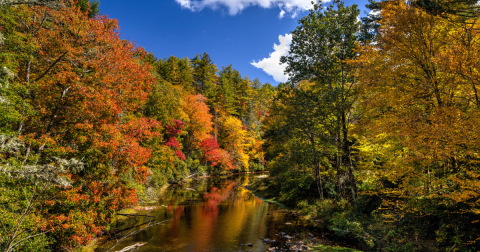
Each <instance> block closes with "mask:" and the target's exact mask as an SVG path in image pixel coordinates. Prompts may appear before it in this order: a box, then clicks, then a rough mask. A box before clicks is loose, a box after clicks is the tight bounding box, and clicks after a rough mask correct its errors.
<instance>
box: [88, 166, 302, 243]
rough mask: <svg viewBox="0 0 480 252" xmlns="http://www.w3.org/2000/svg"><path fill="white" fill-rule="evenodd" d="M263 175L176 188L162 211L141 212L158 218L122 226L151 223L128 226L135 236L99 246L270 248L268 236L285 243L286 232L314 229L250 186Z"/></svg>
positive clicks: (165, 198) (162, 203) (162, 202)
mask: <svg viewBox="0 0 480 252" xmlns="http://www.w3.org/2000/svg"><path fill="white" fill-rule="evenodd" d="M257 176H258V175H242V176H235V177H224V178H207V179H203V180H198V181H193V182H191V183H188V184H186V185H178V186H172V187H171V188H169V189H168V190H167V192H166V193H164V194H163V195H162V196H161V198H160V199H159V201H158V203H156V204H152V205H151V206H152V207H156V209H154V210H150V211H144V212H140V213H139V214H144V215H148V216H152V217H136V218H135V217H133V218H130V219H128V220H127V221H125V223H123V227H121V226H120V227H117V228H125V227H128V226H133V225H139V224H142V223H145V222H149V221H151V222H150V223H149V224H144V225H140V226H138V227H136V228H133V229H128V230H125V231H123V232H122V235H123V236H125V235H128V234H130V235H129V236H127V237H126V238H124V239H122V240H120V241H119V242H117V240H110V241H105V242H104V243H103V244H101V245H100V247H99V248H98V249H97V250H98V251H120V250H122V249H123V248H125V247H128V246H131V245H133V244H135V243H138V242H142V243H146V245H144V246H141V247H139V248H137V249H136V250H134V251H248V250H251V251H266V250H267V249H268V248H270V245H269V244H264V243H263V241H262V240H263V239H270V240H272V239H275V240H276V241H278V243H277V244H276V245H275V246H279V245H280V246H281V243H280V242H284V240H282V238H281V236H280V235H278V234H279V233H280V232H285V233H286V234H289V235H295V234H297V233H299V234H304V235H305V234H306V233H308V232H311V230H308V229H311V227H309V226H308V225H307V223H306V222H305V221H303V220H301V219H299V218H297V217H294V216H291V215H290V214H289V213H288V212H286V211H284V210H282V208H281V206H279V205H277V204H272V203H267V202H265V201H263V200H261V199H260V198H258V197H256V196H255V195H253V194H252V193H251V192H250V191H248V190H246V189H245V188H244V186H245V185H247V184H249V183H250V182H251V181H252V180H254V179H259V178H257ZM119 239H121V238H119ZM248 243H252V244H253V247H248V246H247V244H248ZM241 244H244V246H241ZM112 247H113V248H112Z"/></svg>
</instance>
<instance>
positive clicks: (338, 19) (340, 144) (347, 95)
mask: <svg viewBox="0 0 480 252" xmlns="http://www.w3.org/2000/svg"><path fill="white" fill-rule="evenodd" d="M358 14H359V10H358V9H357V6H356V5H353V6H351V7H348V6H347V7H345V6H344V3H343V2H341V1H334V2H333V4H332V5H330V6H328V7H326V9H325V11H323V6H322V4H321V3H317V4H315V5H314V9H312V10H310V14H309V15H307V16H305V17H304V18H302V19H300V20H299V24H300V26H298V27H297V28H296V29H295V31H293V32H292V45H291V47H290V51H289V56H283V57H282V58H281V62H282V63H287V69H286V73H288V74H289V79H290V81H291V83H292V84H293V85H295V84H296V83H298V82H300V81H302V80H312V81H314V82H315V83H316V85H318V86H319V87H318V89H319V90H322V92H321V93H320V94H319V96H320V97H319V99H320V100H322V102H323V103H327V104H328V106H329V107H330V111H329V112H328V113H330V114H331V115H332V116H333V117H334V118H335V119H336V120H337V123H336V124H334V125H333V128H332V129H331V132H335V133H333V136H332V140H333V141H334V142H335V143H334V145H336V146H337V150H338V151H339V152H338V153H337V157H336V159H337V161H336V170H337V176H340V173H341V163H342V159H343V160H345V161H346V164H347V167H348V174H349V180H350V185H351V190H352V198H353V200H355V199H356V197H357V189H356V188H357V187H356V182H355V175H354V173H353V162H352V158H351V145H352V141H351V139H350V136H349V130H350V126H351V121H352V119H353V118H352V117H353V113H352V112H353V110H352V109H353V103H354V101H355V93H354V92H355V79H354V75H353V72H352V71H351V69H350V67H349V66H348V65H347V63H346V60H348V59H352V58H355V57H356V53H355V52H354V48H355V43H356V41H357V35H356V34H357V33H358V32H359V29H360V24H359V22H358V21H357V16H358ZM338 180H339V177H338ZM339 186H340V185H339V183H338V187H339Z"/></svg>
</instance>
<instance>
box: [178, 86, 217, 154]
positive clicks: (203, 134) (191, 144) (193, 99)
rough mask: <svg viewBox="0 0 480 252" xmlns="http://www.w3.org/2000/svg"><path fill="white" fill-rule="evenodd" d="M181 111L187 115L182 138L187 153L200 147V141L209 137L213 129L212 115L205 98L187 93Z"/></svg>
mask: <svg viewBox="0 0 480 252" xmlns="http://www.w3.org/2000/svg"><path fill="white" fill-rule="evenodd" d="M184 100H185V103H184V104H183V106H182V107H183V111H184V112H185V114H186V115H187V119H186V124H185V125H186V126H185V130H186V131H187V135H186V136H185V138H184V143H185V144H184V148H185V150H186V152H187V153H188V154H190V153H191V152H192V151H193V150H194V149H198V148H199V147H200V143H202V142H203V141H204V140H206V139H209V138H210V133H211V132H212V130H213V127H212V125H213V122H212V117H213V116H212V115H211V114H210V113H209V112H210V110H209V108H208V106H207V104H206V102H207V99H206V98H205V97H204V96H203V95H201V94H197V95H193V94H192V95H189V96H187V97H185V99H184Z"/></svg>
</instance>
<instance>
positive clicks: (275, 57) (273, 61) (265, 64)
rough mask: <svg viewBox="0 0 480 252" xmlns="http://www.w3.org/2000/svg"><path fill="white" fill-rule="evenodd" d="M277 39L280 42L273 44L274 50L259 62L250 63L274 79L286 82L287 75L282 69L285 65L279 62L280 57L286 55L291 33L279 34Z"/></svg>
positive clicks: (290, 41)
mask: <svg viewBox="0 0 480 252" xmlns="http://www.w3.org/2000/svg"><path fill="white" fill-rule="evenodd" d="M278 40H280V44H279V45H277V44H273V49H274V52H272V53H270V55H269V57H268V58H264V59H263V60H261V61H259V62H255V61H253V62H252V63H251V64H252V65H253V66H255V67H257V68H260V69H262V70H263V71H265V72H266V73H267V74H268V75H271V76H272V77H273V79H274V80H275V81H278V82H286V81H288V76H287V75H285V73H284V71H285V69H286V68H287V65H286V64H280V57H282V56H286V55H288V50H289V49H290V44H291V43H292V34H285V36H282V35H280V36H278Z"/></svg>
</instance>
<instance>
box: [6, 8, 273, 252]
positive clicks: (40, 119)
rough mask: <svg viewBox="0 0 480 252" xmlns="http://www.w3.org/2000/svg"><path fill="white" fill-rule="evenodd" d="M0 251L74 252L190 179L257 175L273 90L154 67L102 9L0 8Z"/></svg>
mask: <svg viewBox="0 0 480 252" xmlns="http://www.w3.org/2000/svg"><path fill="white" fill-rule="evenodd" d="M0 68H1V70H0V250H1V251H64V250H65V251H70V250H72V249H73V248H76V247H78V246H80V245H84V244H87V243H89V242H90V241H91V240H92V239H93V238H94V237H96V236H97V235H101V234H103V233H105V232H109V231H111V226H110V225H111V223H112V220H113V218H114V216H115V213H116V212H117V211H119V210H121V209H123V208H126V207H131V206H135V205H136V204H138V203H139V202H141V201H147V200H149V199H150V200H151V199H155V197H156V192H157V191H158V190H159V189H160V188H161V187H162V186H164V185H166V184H167V183H176V182H179V181H181V180H183V179H185V178H186V177H190V176H194V175H207V174H225V173H231V172H233V171H256V170H263V169H264V165H265V159H264V153H263V151H262V148H261V146H262V143H263V139H262V125H263V121H264V120H265V119H266V118H268V116H269V111H268V109H267V108H268V101H269V100H270V97H271V96H272V95H273V93H274V90H275V88H274V87H273V86H271V85H270V84H268V83H266V84H262V83H260V81H259V80H258V79H254V80H251V79H249V78H248V77H242V76H241V74H240V73H239V72H238V71H237V70H235V69H234V68H233V67H232V66H231V65H230V66H226V67H222V69H221V70H219V69H218V68H217V67H216V65H215V64H214V62H213V61H212V59H211V58H210V56H209V55H208V54H207V53H204V54H199V55H195V56H194V57H192V58H191V59H189V58H177V57H174V56H172V57H170V58H166V59H157V58H156V57H155V56H154V55H153V53H149V52H147V51H145V50H144V49H143V48H139V47H137V46H135V45H134V44H133V43H131V42H129V41H127V40H122V39H120V37H119V27H118V22H117V20H114V19H109V18H107V17H106V16H102V15H99V5H98V2H92V3H90V2H89V1H58V0H55V1H54V0H45V1H40V0H39V1H37V0H35V1H27V0H25V1H1V2H0Z"/></svg>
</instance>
